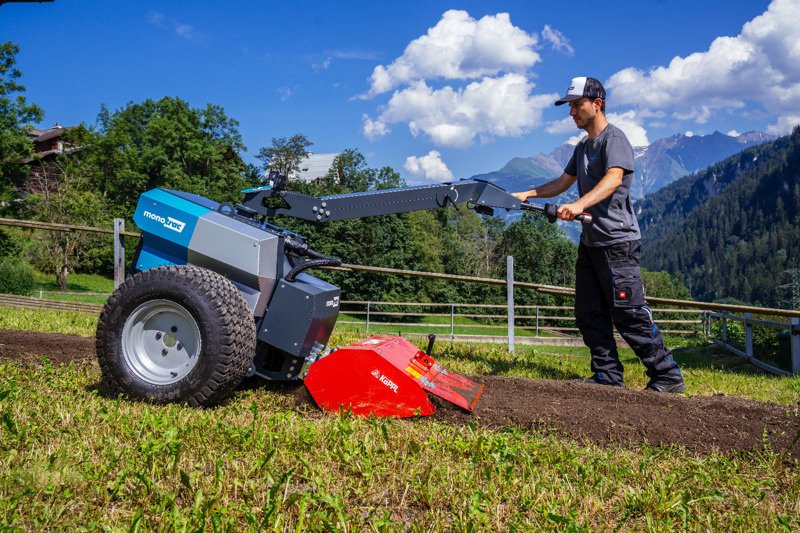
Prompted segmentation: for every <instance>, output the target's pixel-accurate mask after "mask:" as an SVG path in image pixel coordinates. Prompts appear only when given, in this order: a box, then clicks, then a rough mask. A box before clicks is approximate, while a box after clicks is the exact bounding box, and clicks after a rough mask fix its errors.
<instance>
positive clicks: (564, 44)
mask: <svg viewBox="0 0 800 533" xmlns="http://www.w3.org/2000/svg"><path fill="white" fill-rule="evenodd" d="M542 39H544V40H545V41H546V42H548V43H550V46H552V47H553V50H557V51H559V52H563V53H565V54H567V55H568V56H571V55H575V49H574V48H573V47H572V45H571V44H570V42H569V39H567V36H566V35H564V34H563V33H561V32H560V31H558V30H557V29H555V28H552V27H551V26H550V25H549V24H545V25H544V29H543V30H542Z"/></svg>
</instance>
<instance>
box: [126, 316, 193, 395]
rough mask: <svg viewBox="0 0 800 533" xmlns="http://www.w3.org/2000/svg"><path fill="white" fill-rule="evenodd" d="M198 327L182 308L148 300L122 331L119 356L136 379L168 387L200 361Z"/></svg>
mask: <svg viewBox="0 0 800 533" xmlns="http://www.w3.org/2000/svg"><path fill="white" fill-rule="evenodd" d="M201 347H202V343H201V340H200V328H199V327H198V326H197V322H196V321H195V319H194V317H193V316H192V315H191V314H190V313H189V311H187V310H186V308H185V307H183V306H182V305H180V304H178V303H175V302H173V301H170V300H150V301H148V302H145V303H143V304H142V305H140V306H139V307H137V308H136V309H135V310H134V311H133V313H131V315H130V316H129V317H128V319H127V320H126V321H125V326H124V327H123V328H122V354H123V357H124V358H125V362H126V363H128V367H130V369H131V370H132V371H133V373H134V374H136V376H137V377H139V378H140V379H142V380H143V381H146V382H147V383H150V384H153V385H170V384H172V383H177V382H178V381H180V380H182V379H183V378H184V377H186V375H187V374H188V373H189V372H191V371H192V369H193V368H194V367H195V365H196V364H197V361H198V359H199V358H200V357H199V356H200V350H201Z"/></svg>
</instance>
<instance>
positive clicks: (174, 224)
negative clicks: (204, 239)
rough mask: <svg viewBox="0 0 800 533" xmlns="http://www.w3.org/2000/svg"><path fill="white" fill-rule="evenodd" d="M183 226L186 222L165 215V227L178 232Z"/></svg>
mask: <svg viewBox="0 0 800 533" xmlns="http://www.w3.org/2000/svg"><path fill="white" fill-rule="evenodd" d="M185 226H186V222H181V221H180V220H176V219H174V218H172V217H167V222H166V224H164V227H165V228H167V229H171V230H172V231H177V232H178V233H180V232H182V231H183V228H184V227H185Z"/></svg>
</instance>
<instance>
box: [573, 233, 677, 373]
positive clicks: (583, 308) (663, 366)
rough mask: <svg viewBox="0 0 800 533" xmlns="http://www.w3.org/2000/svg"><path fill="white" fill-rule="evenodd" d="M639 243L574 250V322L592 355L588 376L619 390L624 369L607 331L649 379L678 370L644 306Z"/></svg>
mask: <svg viewBox="0 0 800 533" xmlns="http://www.w3.org/2000/svg"><path fill="white" fill-rule="evenodd" d="M640 251H641V245H640V242H639V241H638V240H636V241H626V242H621V243H618V244H612V245H609V246H602V247H589V246H585V245H583V244H581V245H580V246H579V247H578V261H577V263H576V265H575V319H576V321H577V324H578V329H579V330H580V332H581V335H582V336H583V342H584V343H585V344H586V346H588V347H589V351H590V352H591V354H592V372H594V373H595V377H596V378H597V380H598V381H600V382H602V383H608V384H613V385H622V384H623V368H622V363H621V362H620V360H619V354H618V353H617V344H616V342H615V340H614V332H613V329H612V325H613V326H615V327H616V328H617V331H618V332H619V334H620V335H622V338H623V339H625V341H626V342H627V343H628V345H630V347H631V348H632V349H633V351H634V352H635V353H636V355H637V356H639V358H640V359H641V360H642V363H644V366H645V367H646V369H647V375H648V376H649V377H650V378H654V377H657V376H660V375H663V374H666V373H668V372H670V371H671V370H672V369H674V368H677V364H676V363H675V361H674V359H673V358H672V354H671V353H670V351H669V350H668V349H667V347H666V346H665V345H664V339H663V338H662V336H661V332H660V331H659V330H658V327H656V325H655V322H653V314H652V313H651V312H650V309H649V308H648V307H647V305H646V304H645V300H644V285H643V284H642V275H641V271H640V269H639V255H640Z"/></svg>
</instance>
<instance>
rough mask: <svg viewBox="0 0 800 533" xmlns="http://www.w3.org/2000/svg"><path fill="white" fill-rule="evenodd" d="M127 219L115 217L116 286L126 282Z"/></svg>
mask: <svg viewBox="0 0 800 533" xmlns="http://www.w3.org/2000/svg"><path fill="white" fill-rule="evenodd" d="M123 231H125V220H124V219H121V218H115V219H114V288H115V289H116V288H117V287H119V286H120V285H122V284H123V283H124V282H125V237H123V236H122V232H123Z"/></svg>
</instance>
